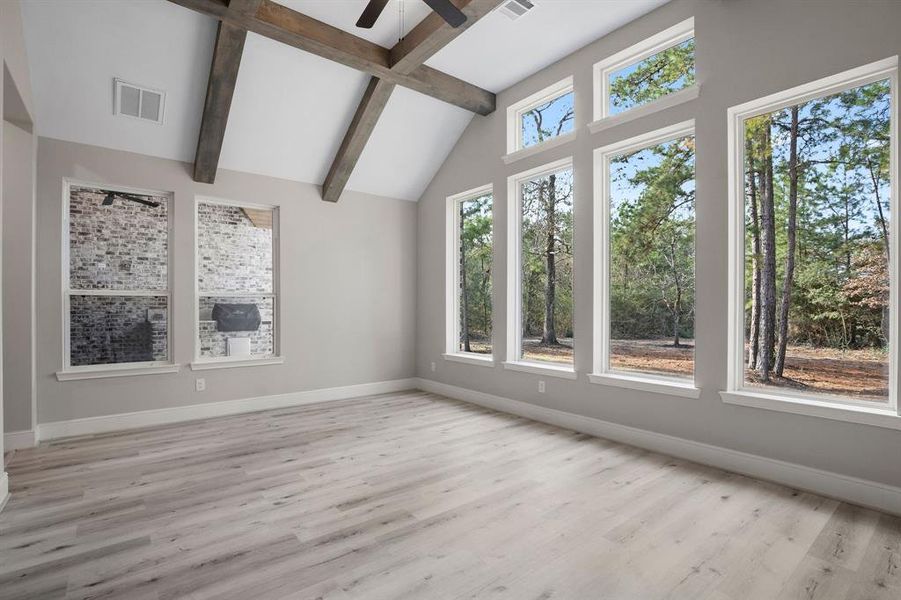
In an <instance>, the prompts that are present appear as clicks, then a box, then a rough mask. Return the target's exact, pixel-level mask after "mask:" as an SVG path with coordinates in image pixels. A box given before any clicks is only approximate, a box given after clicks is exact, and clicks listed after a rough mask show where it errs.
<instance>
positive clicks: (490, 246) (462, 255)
mask: <svg viewBox="0 0 901 600" xmlns="http://www.w3.org/2000/svg"><path fill="white" fill-rule="evenodd" d="M492 205H493V201H492V190H491V186H486V187H482V188H479V189H476V190H471V191H469V192H464V193H463V194H459V195H457V196H451V197H450V198H448V216H447V218H448V265H447V269H448V286H449V298H448V315H447V318H448V348H447V352H448V353H449V354H464V355H465V354H477V355H483V356H486V357H490V356H491V353H492V345H491V291H492V290H491V267H492V252H493V250H494V235H493V225H492V223H493V221H492Z"/></svg>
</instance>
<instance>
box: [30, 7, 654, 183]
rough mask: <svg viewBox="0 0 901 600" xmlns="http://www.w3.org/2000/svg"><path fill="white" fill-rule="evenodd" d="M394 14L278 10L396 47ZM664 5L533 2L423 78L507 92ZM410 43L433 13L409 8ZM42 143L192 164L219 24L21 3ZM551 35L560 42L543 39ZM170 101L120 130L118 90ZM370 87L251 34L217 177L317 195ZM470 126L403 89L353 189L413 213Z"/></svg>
mask: <svg viewBox="0 0 901 600" xmlns="http://www.w3.org/2000/svg"><path fill="white" fill-rule="evenodd" d="M397 1H398V0H392V2H391V3H390V4H389V6H388V7H387V8H386V10H385V12H384V13H383V15H382V18H381V19H380V20H379V22H378V24H377V25H376V27H374V28H373V29H372V30H369V31H366V30H361V29H357V28H356V27H354V23H355V22H356V19H357V17H358V16H359V14H360V12H361V11H362V9H363V7H364V6H365V4H366V0H281V3H282V4H285V5H287V6H290V7H291V8H293V9H295V10H298V11H300V12H303V13H305V14H308V15H310V16H312V17H314V18H317V19H319V20H322V21H325V22H327V23H329V24H331V25H334V26H336V27H339V28H341V29H345V30H347V31H350V32H352V33H354V34H356V35H359V36H361V37H365V38H367V39H370V40H372V41H374V42H376V43H379V44H381V45H383V46H391V45H393V43H394V42H395V41H396V39H397V34H398V28H399V19H398V12H397V10H398V9H397ZM664 2H666V0H536V5H537V8H536V9H535V10H533V11H532V12H530V13H529V14H528V15H527V16H526V17H523V18H521V19H519V20H517V21H511V20H509V19H508V18H507V17H505V16H503V15H501V14H500V13H493V14H490V15H488V16H486V17H485V18H484V19H482V20H481V21H480V22H479V23H477V24H475V25H474V26H472V27H471V28H469V29H468V30H467V31H466V32H464V33H463V34H462V35H461V36H460V37H459V38H457V39H456V40H454V41H453V42H452V43H451V44H450V45H448V46H447V47H446V48H444V49H443V50H442V51H441V52H439V53H438V54H436V55H435V56H434V57H432V59H431V60H430V61H429V63H428V64H429V65H431V66H433V67H435V68H437V69H440V70H442V71H446V72H447V73H450V74H451V75H454V76H457V77H460V78H462V79H465V80H467V81H470V82H472V83H474V84H476V85H479V86H481V87H484V88H486V89H489V90H492V91H500V90H503V89H505V88H507V87H509V86H510V85H512V84H513V83H516V82H517V81H520V80H521V79H523V78H524V77H527V76H528V75H530V74H532V73H534V72H536V71H538V70H540V69H541V68H543V67H545V66H547V65H548V64H550V63H552V62H555V61H556V60H558V59H560V58H562V57H564V56H566V55H567V54H569V53H571V52H572V51H574V50H576V49H578V48H580V47H582V46H584V45H585V44H587V43H589V42H591V41H592V40H594V39H597V38H598V37H601V36H602V35H604V34H606V33H608V32H610V31H612V30H613V29H616V28H617V27H620V26H621V25H623V24H624V23H626V22H628V21H630V20H632V19H634V18H636V17H638V16H640V15H641V14H644V13H646V12H648V11H650V10H651V9H653V8H655V7H657V6H659V5H661V4H663V3H664ZM404 6H405V9H404V10H405V30H406V31H409V29H410V28H412V27H413V26H414V25H415V24H416V23H417V22H418V21H419V20H421V19H422V18H423V17H424V16H425V15H426V14H428V8H427V7H426V6H425V4H424V3H422V2H421V1H420V0H406V1H405V2H404ZM23 19H24V22H25V37H26V43H27V50H28V56H29V62H30V65H31V74H32V84H33V87H34V94H35V102H36V105H37V106H36V112H37V119H36V121H37V131H38V134H39V135H42V136H47V137H53V138H58V139H63V140H69V141H74V142H81V143H86V144H93V145H97V146H105V147H108V148H115V149H119V150H127V151H131V152H139V153H143V154H148V155H151V156H160V157H164V158H171V159H176V160H183V161H191V160H193V154H194V150H195V148H196V144H197V133H198V130H199V126H200V118H201V115H202V112H203V99H204V96H205V92H206V82H207V78H208V75H209V65H210V60H211V57H212V45H213V42H214V39H215V32H216V23H215V21H214V20H213V19H210V18H208V17H205V16H202V15H200V14H198V13H195V12H194V11H191V10H188V9H185V8H182V7H180V6H176V5H174V4H171V3H169V2H165V1H164V0H130V1H128V2H118V1H116V2H113V1H110V0H80V1H78V2H60V1H58V0H23ZM547 31H553V32H566V34H565V35H561V34H555V35H547V34H546V32H547ZM113 77H119V78H122V79H124V80H126V81H130V82H133V83H136V84H139V85H146V86H148V87H152V88H157V89H162V90H165V91H166V93H167V98H166V109H165V116H164V123H163V124H162V125H156V124H153V123H144V122H141V121H137V120H133V119H127V118H122V117H116V116H114V115H113V111H112V89H113V88H112V79H113ZM367 81H368V76H367V75H365V74H363V73H360V72H358V71H356V70H353V69H350V68H348V67H344V66H342V65H339V64H337V63H333V62H330V61H328V60H325V59H322V58H319V57H317V56H314V55H311V54H307V53H305V52H302V51H300V50H297V49H295V48H292V47H288V46H285V45H283V44H279V43H277V42H273V41H271V40H268V39H266V38H263V37H260V36H257V35H254V34H250V35H249V36H248V38H247V43H246V45H245V50H244V57H243V59H242V62H241V69H240V71H239V74H238V82H237V86H236V89H235V97H234V100H233V103H232V111H231V115H230V117H229V122H228V128H227V130H226V134H225V141H224V144H223V148H222V156H221V159H220V166H221V167H223V168H227V169H234V170H239V171H247V172H251V173H260V174H263V175H269V176H273V177H280V178H285V179H293V180H297V181H305V182H312V183H321V182H322V180H323V179H324V178H325V174H326V172H327V170H328V167H329V164H330V163H331V160H332V158H333V157H334V154H335V152H336V151H337V148H338V146H339V144H340V143H341V139H342V137H343V136H344V133H345V132H346V129H347V126H348V124H349V123H350V119H351V117H352V115H353V112H354V109H355V108H356V106H357V103H358V102H359V99H360V97H361V96H362V94H363V90H364V89H365V87H366V82H367ZM471 118H472V115H471V114H469V113H468V112H466V111H464V110H462V109H460V108H457V107H455V106H451V105H449V104H445V103H444V102H441V101H438V100H435V99H433V98H430V97H427V96H423V95H421V94H418V93H416V92H413V91H410V90H407V89H404V88H397V90H396V91H395V92H394V94H393V95H392V96H391V100H390V101H389V102H388V105H387V107H386V109H385V111H384V113H383V115H382V117H381V119H380V120H379V123H378V125H377V126H376V129H375V132H374V133H373V135H372V139H371V140H370V141H369V144H368V145H367V146H366V149H365V151H364V152H363V155H362V156H361V157H360V161H359V163H358V165H357V168H356V170H355V171H354V173H353V176H352V177H351V179H350V181H349V182H348V189H352V190H358V191H363V192H369V193H373V194H379V195H384V196H391V197H396V198H405V199H410V200H416V199H418V198H419V196H420V195H421V194H422V192H423V190H424V189H425V187H426V186H427V185H428V183H429V181H431V179H432V177H433V176H434V174H435V172H436V171H437V170H438V168H439V167H440V166H441V164H442V162H443V161H444V159H445V158H446V157H447V154H448V153H449V152H450V150H451V149H452V148H453V146H454V144H456V142H457V140H458V139H459V137H460V135H461V134H462V133H463V130H464V129H465V128H466V126H467V125H468V123H469V122H470V120H471Z"/></svg>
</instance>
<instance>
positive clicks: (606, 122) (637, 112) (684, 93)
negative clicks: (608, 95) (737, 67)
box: [588, 85, 701, 133]
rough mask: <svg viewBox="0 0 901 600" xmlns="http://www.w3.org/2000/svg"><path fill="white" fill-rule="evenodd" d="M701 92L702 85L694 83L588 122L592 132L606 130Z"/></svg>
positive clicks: (693, 97) (664, 108)
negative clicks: (623, 110) (639, 104)
mask: <svg viewBox="0 0 901 600" xmlns="http://www.w3.org/2000/svg"><path fill="white" fill-rule="evenodd" d="M700 93H701V86H700V85H693V86H691V87H687V88H685V89H684V90H679V91H678V92H674V93H672V94H669V95H668V96H664V97H663V98H659V99H657V100H654V101H653V102H648V103H647V104H643V105H641V106H637V107H635V108H632V109H629V110H627V111H626V112H621V113H619V114H616V115H613V116H610V117H604V118H602V119H598V120H597V121H593V122H591V123H589V124H588V129H589V130H590V131H591V133H598V132H599V131H604V130H605V129H610V128H611V127H616V126H617V125H621V124H623V123H628V122H629V121H634V120H635V119H640V118H642V117H646V116H648V115H650V114H653V113H655V112H659V111H661V110H666V109H667V108H672V107H674V106H678V105H680V104H684V103H685V102H690V101H692V100H694V99H695V98H697V97H698V95H699V94H700Z"/></svg>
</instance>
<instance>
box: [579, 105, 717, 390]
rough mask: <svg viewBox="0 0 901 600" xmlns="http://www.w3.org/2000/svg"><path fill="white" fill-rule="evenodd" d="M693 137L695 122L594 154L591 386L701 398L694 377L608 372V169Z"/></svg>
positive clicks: (667, 128) (627, 140)
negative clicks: (631, 156)
mask: <svg viewBox="0 0 901 600" xmlns="http://www.w3.org/2000/svg"><path fill="white" fill-rule="evenodd" d="M694 133H695V122H694V120H693V119H692V120H689V121H683V122H681V123H676V124H674V125H670V126H668V127H664V128H662V129H656V130H654V131H650V132H648V133H644V134H642V135H638V136H635V137H632V138H629V139H626V140H622V141H619V142H616V143H614V144H609V145H607V146H603V147H601V148H597V149H595V151H594V210H593V213H594V224H593V225H594V227H593V230H594V233H593V238H594V261H593V263H594V273H593V280H594V283H593V294H592V305H593V312H594V315H595V319H594V331H593V336H592V337H593V339H594V352H593V360H594V364H593V365H592V373H591V374H590V375H589V377H588V378H589V381H591V382H592V383H597V384H602V385H613V386H617V387H625V388H630V389H636V390H642V391H652V392H659V393H664V394H670V395H675V396H682V397H689V398H697V397H699V396H700V390H699V389H698V388H697V387H696V385H695V382H694V375H692V377H691V378H680V377H666V376H664V375H656V374H644V373H637V372H636V373H633V372H629V371H615V370H611V369H610V250H609V249H610V192H611V189H610V185H611V183H610V165H611V163H612V160H613V159H614V158H615V157H617V156H621V155H623V154H628V153H630V152H634V151H636V150H642V149H644V148H648V147H650V146H655V145H657V144H660V143H663V142H669V141H672V140H676V139H680V138H683V137H688V136H693V135H694ZM695 255H697V252H695Z"/></svg>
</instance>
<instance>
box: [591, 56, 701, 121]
mask: <svg viewBox="0 0 901 600" xmlns="http://www.w3.org/2000/svg"><path fill="white" fill-rule="evenodd" d="M694 83H695V41H694V39H690V40H686V41H684V42H682V43H681V44H677V45H675V46H672V47H671V48H667V49H666V50H661V51H660V52H658V53H657V54H654V55H652V56H649V57H647V58H645V59H644V60H640V61H638V62H636V63H634V64H631V65H629V66H627V67H623V68H622V69H620V70H618V71H614V72H613V73H610V74H609V76H608V79H607V84H608V86H609V88H608V89H609V90H610V101H609V105H608V107H607V114H609V115H615V114H619V113H621V112H625V111H627V110H629V109H630V108H634V107H636V106H641V105H642V104H647V103H648V102H652V101H654V100H656V99H658V98H661V97H663V96H666V95H667V94H671V93H673V92H678V91H679V90H681V89H684V88H687V87H689V86H691V85H693V84H694Z"/></svg>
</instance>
